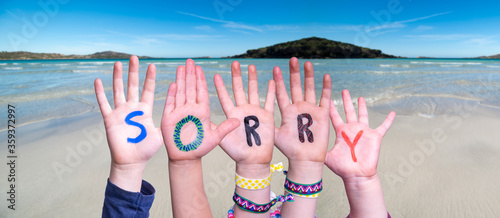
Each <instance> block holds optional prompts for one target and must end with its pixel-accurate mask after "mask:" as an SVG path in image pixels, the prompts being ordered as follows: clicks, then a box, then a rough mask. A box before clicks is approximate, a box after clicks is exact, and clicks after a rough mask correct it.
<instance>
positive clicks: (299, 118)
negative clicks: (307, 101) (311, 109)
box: [297, 113, 314, 143]
mask: <svg viewBox="0 0 500 218" xmlns="http://www.w3.org/2000/svg"><path fill="white" fill-rule="evenodd" d="M303 118H306V119H307V123H306V124H305V125H304V123H302V119H303ZM312 124H313V120H312V118H311V115H310V114H307V113H304V114H299V115H298V116H297V129H298V130H299V140H300V142H302V143H304V141H305V139H304V132H305V133H306V134H307V141H309V142H311V143H312V142H314V137H313V133H312V132H311V130H309V127H310V126H311V125H312Z"/></svg>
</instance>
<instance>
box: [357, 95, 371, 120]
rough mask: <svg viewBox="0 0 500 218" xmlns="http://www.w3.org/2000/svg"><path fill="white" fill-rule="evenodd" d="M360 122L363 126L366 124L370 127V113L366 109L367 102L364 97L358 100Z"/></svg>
mask: <svg viewBox="0 0 500 218" xmlns="http://www.w3.org/2000/svg"><path fill="white" fill-rule="evenodd" d="M358 114H359V115H358V116H359V118H358V120H359V122H360V123H363V124H366V125H367V126H369V123H368V122H369V121H368V111H367V109H366V102H365V98H363V97H359V98H358Z"/></svg>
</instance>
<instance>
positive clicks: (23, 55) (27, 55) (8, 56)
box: [0, 51, 152, 60]
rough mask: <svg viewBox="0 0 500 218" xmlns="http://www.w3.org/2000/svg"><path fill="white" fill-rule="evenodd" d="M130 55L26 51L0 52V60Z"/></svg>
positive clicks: (126, 56) (117, 57)
mask: <svg viewBox="0 0 500 218" xmlns="http://www.w3.org/2000/svg"><path fill="white" fill-rule="evenodd" d="M130 56H132V55H131V54H126V53H120V52H114V51H103V52H96V53H94V54H89V55H63V54H57V53H33V52H26V51H15V52H6V51H2V52H0V60H44V59H128V58H130ZM138 57H139V59H152V57H148V56H138Z"/></svg>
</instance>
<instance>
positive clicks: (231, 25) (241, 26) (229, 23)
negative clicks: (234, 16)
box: [177, 11, 262, 32]
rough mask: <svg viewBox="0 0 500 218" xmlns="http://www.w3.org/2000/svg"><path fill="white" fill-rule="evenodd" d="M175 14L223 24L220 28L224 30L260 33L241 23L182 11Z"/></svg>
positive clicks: (259, 30) (254, 28) (255, 28)
mask: <svg viewBox="0 0 500 218" xmlns="http://www.w3.org/2000/svg"><path fill="white" fill-rule="evenodd" d="M177 13H179V14H184V15H188V16H192V17H196V18H200V19H203V20H209V21H212V22H216V23H222V24H223V25H222V26H223V27H226V28H231V29H244V30H252V31H256V32H262V30H261V29H259V28H257V27H252V26H249V25H245V24H241V23H236V22H234V21H225V20H219V19H214V18H210V17H203V16H200V15H196V14H191V13H186V12H182V11H178V12H177Z"/></svg>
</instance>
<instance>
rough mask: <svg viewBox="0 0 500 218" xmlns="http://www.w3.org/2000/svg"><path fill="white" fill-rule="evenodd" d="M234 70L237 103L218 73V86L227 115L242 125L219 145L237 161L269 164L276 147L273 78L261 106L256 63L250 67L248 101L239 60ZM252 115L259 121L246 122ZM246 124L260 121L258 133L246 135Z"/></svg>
mask: <svg viewBox="0 0 500 218" xmlns="http://www.w3.org/2000/svg"><path fill="white" fill-rule="evenodd" d="M231 74H232V78H233V93H234V99H235V102H236V106H235V105H234V104H233V102H232V101H231V98H230V97H229V94H228V92H227V90H226V87H225V86H224V82H223V81H222V77H221V76H220V75H218V74H217V75H216V76H215V79H214V81H215V87H216V88H217V95H218V96H219V100H220V102H221V105H222V109H223V110H224V113H225V114H226V117H227V118H235V119H238V120H239V121H240V123H241V124H242V125H240V126H239V127H238V128H237V129H235V130H234V131H232V132H231V133H229V134H228V135H227V136H226V137H225V138H224V139H223V140H222V141H221V143H220V146H221V147H222V149H223V150H224V151H225V152H226V153H227V154H228V155H229V156H230V157H231V158H232V159H233V160H234V161H235V162H237V163H241V164H266V165H269V163H270V162H271V159H272V154H273V147H274V98H275V85H274V81H273V80H270V81H269V85H268V91H267V97H266V102H265V104H264V108H261V107H260V100H259V91H258V82H257V70H256V68H255V66H254V65H250V66H249V67H248V101H247V98H246V96H245V91H244V89H243V81H242V77H241V69H240V64H239V63H238V62H237V61H235V62H233V64H232V65H231ZM250 116H254V119H255V118H256V119H258V122H255V120H252V121H250V119H248V118H247V122H248V124H245V118H246V117H250ZM245 125H248V126H249V127H254V126H255V125H258V127H257V128H255V132H256V133H257V135H258V136H255V135H250V138H247V135H246V127H245ZM257 137H258V138H257ZM256 138H257V141H256V140H255V139H256ZM247 140H250V141H247ZM249 142H250V145H249V144H248V143H249Z"/></svg>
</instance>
